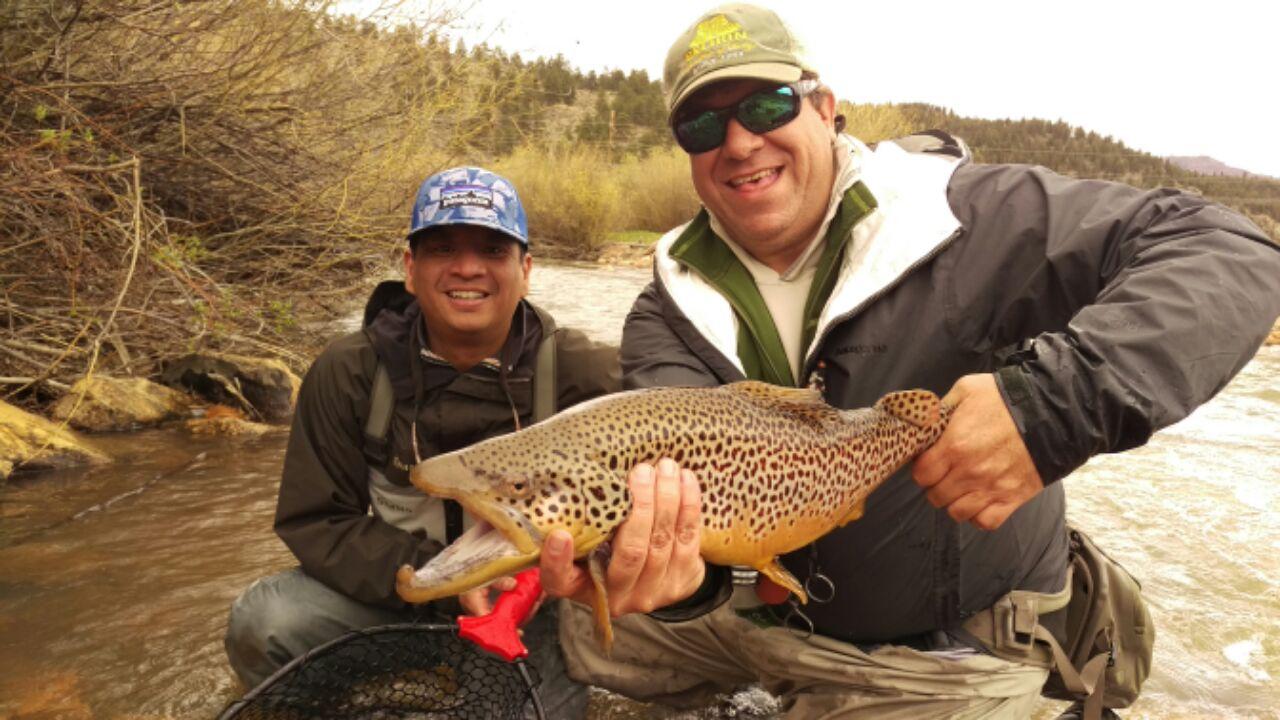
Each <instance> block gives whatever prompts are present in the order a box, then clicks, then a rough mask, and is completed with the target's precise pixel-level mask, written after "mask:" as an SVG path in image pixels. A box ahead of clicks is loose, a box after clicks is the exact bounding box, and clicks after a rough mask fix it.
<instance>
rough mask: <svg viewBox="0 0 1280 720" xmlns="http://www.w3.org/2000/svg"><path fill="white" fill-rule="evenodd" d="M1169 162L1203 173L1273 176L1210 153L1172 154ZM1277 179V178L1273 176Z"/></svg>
mask: <svg viewBox="0 0 1280 720" xmlns="http://www.w3.org/2000/svg"><path fill="white" fill-rule="evenodd" d="M1165 159H1166V160H1168V161H1169V162H1171V163H1173V164H1174V165H1177V166H1178V167H1180V168H1182V169H1184V170H1190V171H1191V172H1193V173H1200V174H1201V175H1224V176H1226V177H1263V178H1266V177H1271V176H1269V175H1263V174H1261V173H1255V172H1249V171H1248V170H1242V169H1240V168H1238V167H1232V166H1230V165H1228V164H1226V163H1224V162H1222V161H1221V160H1218V159H1217V158H1212V157H1209V156H1208V155H1170V156H1169V157H1167V158H1165ZM1271 179H1273V180H1274V179H1276V178H1271Z"/></svg>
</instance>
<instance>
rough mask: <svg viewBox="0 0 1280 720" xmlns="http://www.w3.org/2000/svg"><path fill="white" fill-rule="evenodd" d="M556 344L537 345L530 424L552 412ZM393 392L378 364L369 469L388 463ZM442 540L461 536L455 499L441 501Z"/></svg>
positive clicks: (367, 442)
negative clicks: (442, 504)
mask: <svg viewBox="0 0 1280 720" xmlns="http://www.w3.org/2000/svg"><path fill="white" fill-rule="evenodd" d="M557 385H558V383H557V382H556V343H555V333H554V332H553V333H550V334H548V335H547V336H546V337H545V338H543V339H542V342H541V343H540V344H539V345H538V357H537V360H536V362H535V364H534V370H533V421H534V422H535V423H536V422H541V421H543V420H546V419H547V418H549V417H551V416H552V415H554V414H555V413H556V388H557ZM395 405H396V398H395V392H394V391H393V390H392V387H391V376H390V374H388V373H387V368H386V366H384V365H383V364H382V361H381V360H379V361H378V368H377V370H375V371H374V373H373V388H372V389H371V390H370V393H369V417H368V419H367V420H365V423H364V456H365V461H366V462H367V463H369V465H370V466H371V467H377V468H384V467H386V466H387V463H388V462H389V461H390V459H391V458H390V454H389V453H388V449H387V448H388V444H389V441H388V438H387V435H388V430H390V428H391V415H392V414H393V411H394V410H395ZM444 529H445V540H446V541H447V542H449V543H452V542H453V541H454V540H457V539H458V538H459V537H460V536H461V535H462V506H461V505H459V504H458V502H457V501H455V500H445V501H444Z"/></svg>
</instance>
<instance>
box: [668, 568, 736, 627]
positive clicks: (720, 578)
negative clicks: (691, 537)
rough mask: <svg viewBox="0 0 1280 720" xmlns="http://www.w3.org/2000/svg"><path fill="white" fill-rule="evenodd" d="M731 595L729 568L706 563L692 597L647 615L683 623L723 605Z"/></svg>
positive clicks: (731, 585)
mask: <svg viewBox="0 0 1280 720" xmlns="http://www.w3.org/2000/svg"><path fill="white" fill-rule="evenodd" d="M731 595H733V575H732V574H731V573H730V571H729V568H727V567H722V566H720V565H712V564H710V563H707V573H706V575H705V576H704V577H703V578H702V584H701V585H699V586H698V589H697V590H695V591H694V593H693V594H692V595H690V596H689V597H687V598H685V599H684V600H681V601H680V602H677V603H673V604H671V605H668V606H666V607H664V608H658V609H657V610H654V611H653V612H651V613H649V617H651V618H653V619H654V620H659V621H661V622H667V623H677V622H685V621H686V620H693V619H694V618H697V617H702V616H703V615H706V614H707V613H709V612H711V611H712V610H715V609H716V608H718V607H720V606H721V605H723V604H724V603H725V602H726V601H727V600H728V599H729V596H731Z"/></svg>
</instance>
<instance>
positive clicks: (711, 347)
mask: <svg viewBox="0 0 1280 720" xmlns="http://www.w3.org/2000/svg"><path fill="white" fill-rule="evenodd" d="M849 145H850V147H851V148H852V151H853V152H854V153H855V155H856V162H858V163H860V167H861V170H860V172H861V179H862V180H863V181H864V182H865V183H866V185H867V186H868V188H869V189H870V190H871V192H872V194H873V195H875V196H876V198H877V200H878V201H879V204H880V207H879V209H878V210H877V211H876V213H875V214H873V215H872V216H870V217H868V219H867V220H864V221H863V222H862V223H860V225H859V227H855V228H854V231H853V232H854V237H853V238H852V239H851V241H850V244H849V246H848V249H847V250H846V256H845V258H844V264H843V266H842V270H841V272H842V280H841V284H839V285H838V286H837V289H836V291H835V292H834V293H833V295H832V299H831V301H830V302H829V304H828V309H827V312H824V322H823V325H822V327H821V328H820V329H819V332H818V336H817V339H816V340H815V342H814V344H813V346H811V347H810V348H809V351H808V353H807V355H806V359H805V362H804V372H803V373H802V374H801V377H803V378H808V377H810V376H811V374H812V373H815V371H817V374H818V375H820V376H821V380H822V381H823V383H824V384H825V390H824V394H825V397H826V399H827V401H828V402H829V403H831V404H832V405H835V406H837V407H841V408H855V407H865V406H870V405H872V404H873V403H874V402H875V401H876V399H877V398H879V397H880V396H881V395H883V394H884V393H887V392H890V391H894V390H900V389H906V388H926V389H929V390H933V391H934V392H936V393H939V394H944V393H945V392H946V391H947V390H948V389H950V387H951V385H952V384H953V383H954V382H955V381H956V380H957V379H958V378H960V377H961V376H962V375H966V374H970V373H987V372H996V373H997V383H998V385H999V387H1000V389H1001V392H1002V393H1003V394H1004V397H1005V400H1006V403H1007V405H1008V407H1009V409H1010V412H1011V413H1012V415H1013V418H1014V420H1015V422H1016V423H1017V425H1018V428H1019V430H1020V432H1021V433H1022V435H1023V439H1024V440H1025V442H1026V444H1027V447H1028V449H1029V451H1030V453H1031V456H1032V459H1033V461H1034V462H1035V464H1036V467H1037V469H1038V470H1039V472H1040V474H1041V476H1042V477H1043V479H1044V480H1045V482H1046V483H1047V488H1046V490H1045V491H1044V492H1042V493H1040V494H1039V495H1038V496H1037V497H1036V498H1034V499H1033V500H1032V501H1031V502H1029V503H1028V504H1027V505H1025V506H1024V507H1022V508H1020V509H1019V510H1018V511H1017V512H1016V513H1014V515H1013V516H1012V517H1011V518H1010V519H1009V520H1008V521H1007V522H1006V523H1005V524H1004V525H1003V526H1001V527H1000V528H999V529H998V530H996V531H994V532H985V531H980V530H977V529H975V528H973V527H972V526H970V525H968V524H957V523H955V522H954V521H952V520H951V519H950V517H949V516H948V515H947V514H946V511H945V510H939V509H935V508H933V507H932V506H931V505H930V504H929V503H928V502H927V501H926V500H925V498H924V495H923V492H922V491H921V489H920V488H919V487H918V486H917V485H916V484H915V483H914V482H913V481H912V479H911V477H910V474H909V471H908V470H906V469H904V470H903V471H901V472H899V473H898V474H897V475H895V476H894V477H893V478H891V479H890V480H889V481H888V482H886V483H885V485H884V486H882V487H881V488H879V489H878V490H876V491H875V492H874V493H873V494H872V495H871V497H870V498H869V500H868V503H867V507H866V514H865V515H864V516H863V518H862V519H860V520H858V521H856V522H853V523H850V524H849V525H846V526H845V527H843V528H840V529H838V530H836V531H834V532H832V533H830V534H829V535H827V536H826V537H824V538H822V539H821V540H819V541H818V542H817V543H816V544H815V547H816V549H817V555H816V560H817V567H818V568H819V569H820V571H821V572H822V573H824V574H825V575H827V576H829V577H830V578H831V579H832V580H833V581H834V583H835V588H836V596H835V599H834V600H833V601H832V602H829V603H825V604H817V603H811V604H809V605H808V606H806V607H805V612H806V613H807V614H809V615H810V616H811V617H812V618H813V619H814V620H815V622H816V624H817V627H818V629H819V631H820V632H822V633H824V634H827V635H831V636H834V637H839V638H842V639H846V640H850V641H854V642H877V641H885V640H894V639H899V638H903V637H906V636H912V635H916V634H919V633H923V632H929V631H933V630H938V629H950V628H954V627H956V626H957V625H958V624H959V623H960V621H961V620H962V619H963V618H965V617H967V616H968V615H971V614H973V613H974V612H976V611H978V610H981V609H984V608H986V607H988V606H990V605H991V604H992V603H993V602H994V601H995V600H996V599H997V598H999V597H1000V596H1001V595H1003V594H1005V593H1007V592H1008V591H1010V590H1013V589H1028V590H1035V591H1042V592H1047V591H1057V590H1059V589H1061V587H1062V584H1063V579H1064V573H1065V558H1066V552H1067V547H1066V540H1065V533H1064V531H1063V526H1064V513H1065V499H1064V494H1063V490H1062V486H1061V485H1060V484H1059V483H1057V482H1056V481H1057V480H1059V479H1061V478H1062V477H1064V476H1066V475H1067V474H1068V473H1070V472H1071V471H1072V470H1074V469H1075V468H1077V467H1079V466H1080V465H1081V464H1083V463H1084V462H1085V460H1087V459H1088V458H1089V457H1091V456H1093V455H1095V454H1098V453H1104V452H1118V451H1122V450H1126V449H1129V448H1132V447H1136V446H1138V445H1141V444H1143V443H1145V442H1146V441H1147V439H1148V438H1149V437H1150V436H1151V434H1152V433H1153V432H1155V431H1156V430H1158V429H1160V428H1162V427H1165V426H1167V425H1169V424H1171V423H1173V422H1176V421H1177V420H1179V419H1181V418H1183V417H1185V416H1186V415H1187V414H1188V413H1190V412H1191V410H1192V409H1193V408H1195V407H1196V406H1197V405H1199V404H1200V403H1203V402H1205V401H1206V400H1208V399H1209V398H1210V397H1212V396H1213V395H1214V393H1216V392H1217V391H1218V390H1220V389H1221V388H1222V387H1223V386H1224V385H1225V384H1226V383H1227V381H1228V380H1229V379H1230V378H1231V377H1232V376H1233V375H1234V374H1235V373H1236V372H1237V371H1238V370H1239V369H1240V368H1241V367H1242V366H1243V365H1244V364H1245V363H1246V362H1247V361H1248V360H1249V359H1250V358H1251V357H1252V356H1253V354H1254V352H1255V351H1256V349H1257V347H1258V346H1259V344H1260V343H1261V341H1262V339H1263V337H1264V336H1265V335H1266V333H1267V331H1268V329H1269V328H1270V327H1271V324H1272V322H1273V321H1274V320H1275V318H1276V316H1277V314H1280V251H1278V249H1277V246H1276V245H1275V244H1274V243H1273V242H1272V241H1271V240H1270V239H1269V238H1267V237H1266V236H1265V235H1264V234H1263V233H1262V232H1261V231H1259V230H1258V229H1257V228H1256V227H1255V226H1253V225H1252V224H1251V223H1249V222H1248V221H1247V220H1245V219H1244V218H1243V217H1241V216H1240V215H1238V214H1236V213H1234V212H1231V211H1229V210H1226V209H1224V208H1222V207H1220V206H1218V205H1215V204H1213V203H1210V202H1208V201H1206V200H1204V199H1203V198H1200V197H1196V196H1191V195H1186V194H1182V193H1178V192H1175V191H1172V190H1152V191H1142V190H1137V189H1134V188H1131V187H1127V186H1124V185H1119V184H1114V183H1105V182H1096V181H1089V180H1074V179H1071V178H1067V177H1063V176H1060V175H1057V174H1054V173H1053V172H1050V171H1048V170H1046V169H1044V168H1039V167H1030V166H1023V165H979V164H974V163H970V162H968V158H967V152H966V151H965V150H964V149H963V146H962V144H961V143H959V142H958V141H955V140H954V139H952V138H949V137H947V136H945V135H942V134H937V135H934V136H926V137H919V136H913V138H911V139H908V140H905V141H903V142H900V143H898V144H893V143H882V144H881V146H880V147H878V148H877V149H876V150H875V151H874V152H872V151H871V150H870V149H869V148H867V147H866V146H863V145H861V143H857V142H856V141H853V142H850V143H849ZM908 149H909V150H910V152H907V150H908ZM679 232H680V229H677V230H674V231H672V232H671V233H669V234H668V236H666V237H665V238H664V240H663V241H660V243H659V248H658V251H657V253H658V254H657V256H656V258H655V280H654V282H653V283H652V284H651V285H650V286H649V287H648V288H647V289H646V290H645V291H644V292H643V293H642V294H641V296H640V297H639V298H638V299H637V301H636V303H635V305H634V306H633V308H632V310H631V313H630V315H629V317H628V319H627V324H626V328H625V331H624V334H623V340H622V365H623V371H624V384H625V385H626V386H628V387H647V386H654V385H697V386H706V385H715V384H720V383H727V382H732V381H735V380H740V379H742V378H743V375H742V371H741V369H740V367H739V366H738V364H737V363H736V360H735V358H734V357H733V354H732V345H731V344H730V340H731V339H732V338H733V337H734V330H733V328H732V327H728V328H726V327H725V324H726V323H725V319H726V318H729V317H731V315H730V314H729V313H728V312H727V311H726V308H724V307H720V306H719V304H718V303H717V302H715V300H714V298H711V299H710V300H709V299H708V295H707V292H708V288H707V287H706V286H705V283H703V284H702V287H700V288H699V287H698V286H699V283H700V279H699V278H697V277H692V276H691V274H690V273H688V272H687V271H685V270H683V269H682V268H681V267H680V266H679V265H678V264H676V263H675V262H674V261H673V260H671V258H670V257H669V256H666V255H665V249H666V247H668V246H669V245H670V242H671V241H672V240H673V239H674V237H675V236H677V235H678V234H679ZM717 338H718V339H717ZM819 363H821V364H822V365H823V366H824V367H825V369H822V370H819V369H818V368H819ZM1124 491H1125V489H1124V488H1117V489H1116V492H1124ZM784 564H785V565H786V566H787V567H788V568H789V569H790V570H792V572H794V573H795V574H796V576H797V577H798V578H799V579H800V580H801V581H802V582H803V581H804V580H805V578H806V577H808V576H809V573H810V551H809V550H807V549H806V550H803V551H799V552H797V553H794V554H793V555H791V556H789V557H787V558H784Z"/></svg>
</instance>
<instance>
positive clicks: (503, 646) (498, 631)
mask: <svg viewBox="0 0 1280 720" xmlns="http://www.w3.org/2000/svg"><path fill="white" fill-rule="evenodd" d="M541 597H542V576H541V571H540V570H539V569H538V568H536V567H535V568H529V569H528V570H525V571H523V572H521V573H519V574H517V575H516V586H515V588H513V589H511V590H508V591H506V592H504V593H502V595H500V596H498V600H497V602H495V603H494V605H493V612H491V613H489V614H488V615H476V616H466V617H460V618H458V637H460V638H463V639H466V640H470V641H471V642H473V643H475V644H476V645H477V646H479V647H480V648H481V649H483V650H485V651H487V652H490V653H493V654H494V655H497V656H498V657H500V658H502V659H503V660H506V661H507V662H513V661H515V660H516V659H518V658H525V657H528V656H529V649H528V648H527V647H525V645H524V643H523V642H521V640H520V626H521V625H523V624H524V621H525V620H527V619H528V618H529V615H530V613H532V612H533V609H534V608H535V607H536V606H537V604H538V600H539V598H541Z"/></svg>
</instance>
